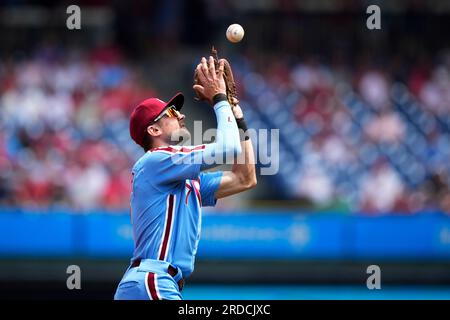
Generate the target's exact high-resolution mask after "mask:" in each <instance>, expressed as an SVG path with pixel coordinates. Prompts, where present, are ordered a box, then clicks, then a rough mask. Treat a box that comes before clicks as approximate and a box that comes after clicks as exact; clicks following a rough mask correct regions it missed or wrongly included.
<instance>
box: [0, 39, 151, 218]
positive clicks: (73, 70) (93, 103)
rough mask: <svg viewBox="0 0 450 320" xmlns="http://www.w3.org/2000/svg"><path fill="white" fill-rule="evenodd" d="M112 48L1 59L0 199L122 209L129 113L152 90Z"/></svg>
mask: <svg viewBox="0 0 450 320" xmlns="http://www.w3.org/2000/svg"><path fill="white" fill-rule="evenodd" d="M140 83H141V81H140V78H139V75H138V74H137V73H136V72H135V71H134V70H133V68H131V67H129V66H127V64H126V63H125V62H124V61H123V58H122V56H121V54H120V52H119V51H118V50H116V49H115V48H108V47H104V48H99V49H96V50H93V51H92V52H89V53H85V52H78V51H76V50H75V51H74V50H71V51H65V50H61V49H58V48H54V47H52V48H41V49H39V50H38V51H37V52H35V53H34V54H33V55H32V56H31V57H26V58H19V59H17V60H15V61H12V60H11V61H8V60H6V61H5V60H3V61H2V63H1V64H0V204H1V205H4V206H18V207H27V208H47V207H56V208H59V207H71V208H75V209H78V210H85V209H95V208H107V209H111V210H114V209H123V208H126V207H127V205H128V201H129V193H130V190H131V186H130V182H131V176H130V167H131V166H132V164H133V152H135V150H134V149H133V145H132V144H131V143H130V140H129V136H128V115H129V113H130V108H132V107H133V105H134V103H136V102H137V101H139V100H142V99H143V98H145V97H147V96H151V95H154V92H153V91H152V89H151V87H149V86H148V84H147V85H146V86H145V88H144V86H141V85H140Z"/></svg>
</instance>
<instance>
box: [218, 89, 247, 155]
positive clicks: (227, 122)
mask: <svg viewBox="0 0 450 320" xmlns="http://www.w3.org/2000/svg"><path fill="white" fill-rule="evenodd" d="M214 112H215V113H216V117H217V135H216V142H215V144H216V149H218V150H219V151H222V152H223V151H225V152H228V153H232V154H234V155H238V154H240V153H241V151H242V150H241V144H240V140H239V131H238V126H237V124H236V120H235V118H234V115H233V112H232V111H231V106H230V104H229V103H228V101H227V100H226V96H225V95H223V96H222V97H221V98H219V99H218V102H217V103H216V104H215V105H214Z"/></svg>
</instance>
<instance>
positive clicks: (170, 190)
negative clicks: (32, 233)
mask: <svg viewBox="0 0 450 320" xmlns="http://www.w3.org/2000/svg"><path fill="white" fill-rule="evenodd" d="M218 69H219V70H218V72H216V67H215V64H214V59H213V58H212V57H209V59H208V60H207V59H205V58H202V59H201V62H200V63H199V64H198V66H197V69H196V71H197V73H198V76H199V80H200V82H199V83H197V84H196V85H194V87H193V89H194V90H195V91H196V93H197V94H199V95H200V94H201V95H202V97H204V98H205V99H206V100H207V101H208V102H209V104H210V105H211V106H212V107H213V108H214V111H215V114H216V117H217V137H216V140H215V142H214V143H210V144H203V145H199V146H192V147H186V146H177V145H171V142H172V141H173V139H172V138H171V137H173V136H174V135H176V134H179V135H183V134H187V133H188V131H187V129H186V127H185V125H184V119H185V116H184V115H183V114H181V113H180V109H181V108H182V106H183V102H184V97H183V95H182V94H181V93H178V94H176V95H175V96H174V97H173V98H172V99H170V101H169V102H167V103H166V102H163V101H161V100H159V99H156V98H150V99H147V100H145V101H143V102H142V103H141V104H139V105H138V106H137V107H136V108H135V110H134V111H133V113H132V115H131V119H130V135H131V137H132V139H133V140H134V141H135V142H136V143H137V144H138V145H140V146H141V147H142V148H143V149H144V150H145V154H144V155H143V156H142V157H141V158H140V159H139V160H138V161H137V162H136V164H135V165H134V167H133V170H132V176H133V182H132V183H133V189H132V194H131V222H132V225H133V233H134V241H135V247H134V253H133V257H132V259H131V263H130V266H129V267H128V269H127V270H126V272H125V274H124V276H123V278H122V280H121V281H120V283H119V285H118V287H117V290H116V293H115V296H114V298H115V299H117V300H122V299H133V300H142V299H144V300H148V299H150V300H162V299H173V300H180V299H182V296H181V290H182V288H183V285H184V279H185V278H187V277H189V275H190V274H191V273H192V271H193V270H194V260H195V255H196V252H197V246H198V242H199V239H200V229H201V219H202V216H201V207H202V206H214V205H215V204H216V202H217V199H220V198H224V197H227V196H230V195H233V194H236V193H239V192H243V191H245V190H248V189H250V188H252V187H254V186H255V185H256V175H255V166H254V154H253V148H252V144H251V141H250V139H249V138H248V137H247V136H245V135H243V134H240V132H239V128H240V129H242V131H243V132H245V131H246V130H247V127H246V124H245V122H244V119H243V113H242V110H241V108H240V107H239V106H237V107H234V108H233V110H232V108H231V106H230V103H229V102H228V100H227V96H226V84H225V81H224V77H223V73H224V64H223V61H220V63H219V68H218ZM242 131H241V133H242ZM230 155H231V156H233V157H234V158H236V157H237V156H238V155H239V156H240V157H242V158H243V159H245V161H239V163H242V162H243V163H244V164H238V163H235V164H233V166H232V170H231V171H224V172H221V171H217V172H202V170H204V169H206V168H209V167H211V166H212V165H214V163H212V161H211V160H212V159H221V158H226V157H228V156H230Z"/></svg>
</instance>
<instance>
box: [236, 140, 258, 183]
mask: <svg viewBox="0 0 450 320" xmlns="http://www.w3.org/2000/svg"><path fill="white" fill-rule="evenodd" d="M241 148H242V153H241V154H240V155H239V156H238V157H237V158H236V162H235V164H233V167H232V168H231V171H232V172H233V173H234V174H235V175H236V176H237V177H238V179H239V183H240V184H241V185H243V186H244V187H245V188H253V187H254V186H255V185H256V182H257V181H256V170H255V154H254V151H253V145H252V141H251V140H250V139H248V140H244V141H241Z"/></svg>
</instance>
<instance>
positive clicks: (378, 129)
mask: <svg viewBox="0 0 450 320" xmlns="http://www.w3.org/2000/svg"><path fill="white" fill-rule="evenodd" d="M365 130H366V134H367V135H368V136H369V137H370V138H371V139H372V141H374V142H377V143H382V142H388V143H396V142H400V141H401V140H402V139H403V136H404V134H405V125H404V124H403V122H402V120H401V118H400V117H399V116H398V115H397V114H395V113H394V112H392V111H390V110H383V111H382V112H381V114H380V115H379V116H378V117H374V118H372V119H371V120H370V122H369V123H368V124H367V127H366V128H365Z"/></svg>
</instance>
